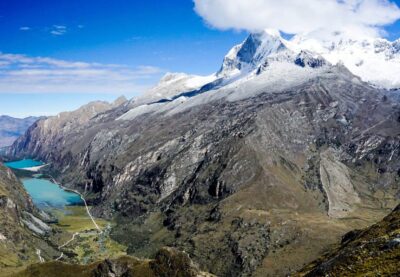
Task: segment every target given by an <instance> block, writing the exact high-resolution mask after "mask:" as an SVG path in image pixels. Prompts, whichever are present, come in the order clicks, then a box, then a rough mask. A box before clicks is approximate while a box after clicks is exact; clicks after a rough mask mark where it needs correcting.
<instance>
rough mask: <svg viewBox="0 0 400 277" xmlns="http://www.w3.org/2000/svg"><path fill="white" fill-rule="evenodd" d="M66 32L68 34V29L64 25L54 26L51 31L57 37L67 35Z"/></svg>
mask: <svg viewBox="0 0 400 277" xmlns="http://www.w3.org/2000/svg"><path fill="white" fill-rule="evenodd" d="M66 32H67V27H66V26H63V25H53V27H52V29H51V30H50V34H52V35H55V36H62V35H65V33H66Z"/></svg>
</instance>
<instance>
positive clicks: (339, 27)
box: [194, 0, 400, 36]
mask: <svg viewBox="0 0 400 277" xmlns="http://www.w3.org/2000/svg"><path fill="white" fill-rule="evenodd" d="M194 3H195V11H196V12H197V13H198V14H199V15H200V16H201V17H203V18H204V20H205V21H206V22H207V23H208V24H210V25H211V26H213V27H216V28H218V29H237V30H248V31H260V30H263V29H267V28H269V29H277V30H280V31H282V32H285V33H289V34H298V33H312V32H320V31H323V32H326V31H328V32H342V33H345V34H348V35H350V36H381V35H383V29H382V28H383V26H386V25H388V24H391V23H393V22H395V21H396V20H398V19H399V18H400V9H399V7H398V6H397V5H396V4H395V3H394V2H392V1H389V0H301V1H300V0H279V1H277V0H229V1H226V0H194Z"/></svg>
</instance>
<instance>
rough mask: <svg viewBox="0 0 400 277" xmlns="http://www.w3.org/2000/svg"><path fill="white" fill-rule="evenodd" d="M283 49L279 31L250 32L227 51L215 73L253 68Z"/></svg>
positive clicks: (226, 73) (221, 74)
mask: <svg viewBox="0 0 400 277" xmlns="http://www.w3.org/2000/svg"><path fill="white" fill-rule="evenodd" d="M284 49H286V46H285V44H284V40H283V39H282V37H281V35H280V33H279V31H275V30H265V31H263V32H259V33H252V34H250V35H249V36H248V37H247V38H246V40H245V41H244V42H243V43H241V44H239V45H236V46H234V47H233V48H232V49H231V50H230V51H229V52H228V54H227V55H226V56H225V58H224V62H223V64H222V67H221V69H220V71H219V72H218V73H217V75H218V76H219V77H227V76H233V75H236V74H239V73H241V72H243V71H245V72H248V71H251V70H254V69H255V68H257V67H258V66H259V65H260V64H261V63H262V62H263V61H264V60H265V58H266V57H268V56H269V55H271V54H273V53H277V52H279V51H281V50H284Z"/></svg>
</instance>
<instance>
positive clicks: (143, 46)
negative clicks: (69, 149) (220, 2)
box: [0, 0, 246, 116]
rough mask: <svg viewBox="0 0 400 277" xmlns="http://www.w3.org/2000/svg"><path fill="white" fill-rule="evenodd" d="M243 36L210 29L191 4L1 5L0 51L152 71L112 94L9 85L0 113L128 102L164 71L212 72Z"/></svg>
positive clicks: (30, 0) (64, 0)
mask: <svg viewBox="0 0 400 277" xmlns="http://www.w3.org/2000/svg"><path fill="white" fill-rule="evenodd" d="M245 36H246V33H245V32H236V31H227V32H221V31H218V30H216V29H213V28H209V27H208V26H206V25H205V24H204V22H203V20H202V19H201V18H200V17H199V16H198V15H197V14H196V13H195V12H194V10H193V2H192V1H191V0H168V1H164V0H146V1H137V0H113V1H110V0H84V1H79V0H57V1H54V0H40V1H37V0H2V1H0V51H1V52H2V53H5V54H23V55H24V56H27V57H29V58H33V57H45V58H52V59H56V60H63V61H68V62H75V61H78V62H86V63H101V64H105V65H109V64H118V65H123V66H126V67H127V68H129V70H132V71H133V72H135V71H137V70H138V68H139V69H140V68H142V67H154V68H155V69H157V70H154V72H152V73H151V74H149V76H145V77H143V78H137V80H135V82H136V83H135V84H137V86H132V89H126V90H124V89H122V90H121V93H118V92H115V93H114V94H113V93H109V92H99V93H96V92H95V91H94V92H93V93H76V91H71V92H68V91H62V92H60V93H57V95H54V93H52V92H49V91H45V92H42V90H39V92H40V93H38V91H36V89H35V88H32V91H29V90H30V88H29V84H27V86H25V87H24V88H23V89H20V88H19V87H18V88H17V89H16V88H14V86H10V90H13V91H9V92H8V93H7V91H3V92H2V93H1V94H0V114H11V115H13V116H25V115H28V114H34V115H38V114H54V113H56V112H59V111H63V110H71V109H75V108H77V107H78V106H80V105H82V104H84V103H86V102H87V101H89V100H96V99H101V100H108V101H109V100H112V99H114V98H116V97H117V96H118V94H125V95H127V96H128V97H132V96H134V95H136V94H137V93H138V92H140V91H143V90H145V88H146V87H148V86H150V85H152V84H154V83H156V82H157V80H158V79H159V78H160V77H161V76H162V75H163V74H164V73H165V72H168V71H172V72H187V73H195V74H210V73H212V72H215V71H216V70H217V69H218V68H219V66H220V64H221V62H222V58H223V56H224V54H225V53H226V52H227V51H228V50H229V49H230V48H231V47H232V46H233V45H234V44H236V43H238V42H240V41H241V40H243V39H244V38H245ZM111 70H112V69H111ZM130 73H131V72H128V73H127V74H130ZM49 87H50V88H49V90H51V86H49ZM72 89H73V88H72ZM127 90H129V92H127Z"/></svg>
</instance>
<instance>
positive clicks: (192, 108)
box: [8, 44, 400, 276]
mask: <svg viewBox="0 0 400 277" xmlns="http://www.w3.org/2000/svg"><path fill="white" fill-rule="evenodd" d="M274 45H276V44H274ZM246 47H247V46H246ZM250 48H251V47H250ZM251 49H252V48H251ZM276 50H277V52H275V53H274V54H273V55H271V54H270V53H269V52H268V55H269V56H268V58H267V59H262V60H261V61H260V64H257V65H254V67H252V69H251V70H249V71H248V72H250V73H249V75H241V78H240V79H238V80H237V79H235V80H234V81H232V79H231V80H230V81H226V80H225V79H224V80H223V81H222V82H225V81H226V85H224V86H222V87H218V88H213V87H212V86H210V90H204V89H203V90H201V91H199V92H200V93H198V94H190V95H189V96H188V95H186V96H185V97H183V98H182V97H180V98H178V99H176V100H174V101H167V102H165V101H162V102H160V103H148V104H146V105H145V106H140V107H139V108H138V107H137V105H136V106H135V104H134V101H133V102H132V101H131V102H124V103H122V104H120V105H115V106H114V107H112V108H109V109H105V110H102V111H100V112H96V113H95V114H94V115H93V114H92V115H91V117H87V118H86V119H85V120H82V121H75V120H67V121H68V122H69V124H58V123H59V121H58V119H57V118H50V119H46V120H42V121H39V122H37V123H36V124H34V126H32V127H31V128H30V129H29V130H28V132H27V133H26V134H25V135H24V136H23V137H21V138H20V139H18V140H17V141H16V142H15V143H14V145H13V146H12V149H11V150H10V151H9V153H8V154H9V155H10V156H13V157H26V156H29V157H35V158H38V159H41V160H43V161H46V162H48V163H51V170H52V171H54V172H56V173H57V174H58V178H59V180H60V181H62V182H63V183H64V184H66V185H67V186H70V187H73V188H75V189H79V190H80V191H82V192H84V193H85V194H86V195H87V197H88V198H89V199H90V202H91V203H92V204H93V210H94V212H95V214H96V215H98V216H102V217H106V218H113V219H115V220H116V221H117V226H116V227H115V228H114V230H113V237H114V238H115V239H116V240H118V241H119V242H121V243H124V244H126V245H128V251H129V253H130V254H134V255H136V256H148V257H151V256H152V255H154V253H155V251H156V249H158V248H159V247H160V246H164V245H168V246H174V247H177V248H179V249H181V250H185V251H186V252H187V253H189V254H190V256H191V257H192V258H193V259H194V260H195V261H196V262H197V263H199V264H200V265H201V267H202V269H203V270H206V271H209V272H211V273H215V274H217V275H219V276H250V275H253V276H284V275H286V274H289V273H290V272H293V271H295V270H298V269H300V268H301V267H302V266H303V265H304V264H305V263H307V262H310V261H312V260H313V259H315V258H316V257H318V255H319V254H320V253H321V252H322V251H323V249H324V248H325V247H326V246H327V245H329V244H331V243H334V242H335V241H336V239H337V238H339V237H340V236H341V235H343V234H344V233H346V232H347V231H349V230H351V229H354V228H361V227H365V226H367V225H368V224H369V223H372V222H374V221H376V220H377V219H380V218H382V217H383V215H384V214H385V213H388V212H389V211H390V209H392V208H393V207H394V206H395V205H396V203H397V202H398V197H399V188H398V181H399V175H400V160H399V151H400V149H399V134H400V105H399V102H398V100H396V99H395V98H394V97H391V96H390V95H389V94H387V92H385V91H381V90H377V89H375V88H373V87H371V86H369V85H368V84H366V83H363V82H361V81H360V80H359V78H356V77H355V76H354V75H352V74H351V73H350V72H349V71H348V70H347V69H346V68H344V67H342V66H340V65H338V66H331V65H329V63H327V62H325V61H324V60H322V59H321V58H319V57H315V56H313V55H312V54H310V53H291V52H288V51H286V50H285V49H282V47H278V49H276ZM251 51H252V53H253V52H255V51H254V49H253V50H251ZM239 52H240V51H239ZM241 56H243V53H241ZM257 57H258V56H257ZM252 70H253V71H252ZM224 78H225V77H224ZM230 78H231V77H230ZM154 105H155V106H154ZM132 109H133V110H134V112H132ZM135 109H136V110H135ZM138 109H139V110H138ZM127 113H128V114H129V116H126V115H127ZM124 115H125V116H124ZM64 116H65V117H66V118H69V117H75V116H78V118H80V117H79V112H78V114H77V113H76V112H75V114H65V115H64ZM64 121H65V119H64Z"/></svg>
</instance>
